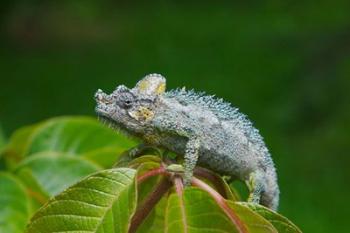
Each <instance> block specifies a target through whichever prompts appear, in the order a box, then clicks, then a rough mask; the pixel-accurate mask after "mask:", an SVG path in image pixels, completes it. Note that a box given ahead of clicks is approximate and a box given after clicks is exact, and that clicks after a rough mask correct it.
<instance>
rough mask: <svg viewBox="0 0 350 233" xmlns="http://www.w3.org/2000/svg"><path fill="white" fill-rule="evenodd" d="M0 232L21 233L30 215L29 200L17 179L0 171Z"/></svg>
mask: <svg viewBox="0 0 350 233" xmlns="http://www.w3.org/2000/svg"><path fill="white" fill-rule="evenodd" d="M0 188H1V195H0V206H1V208H0V232H4V233H5V232H9V233H22V232H23V230H24V228H25V226H26V224H27V222H28V220H29V217H30V212H31V209H30V201H29V198H28V196H27V194H26V191H25V189H24V187H23V185H22V184H21V182H20V181H19V180H17V179H16V178H15V177H14V176H12V175H10V174H8V173H3V172H1V173H0Z"/></svg>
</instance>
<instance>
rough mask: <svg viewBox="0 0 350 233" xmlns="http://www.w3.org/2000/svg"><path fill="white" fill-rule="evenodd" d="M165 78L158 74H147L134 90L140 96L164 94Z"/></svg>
mask: <svg viewBox="0 0 350 233" xmlns="http://www.w3.org/2000/svg"><path fill="white" fill-rule="evenodd" d="M165 83H166V80H165V78H164V77H163V76H162V75H160V74H149V75H147V76H145V77H144V78H143V79H141V80H140V81H139V82H138V83H137V84H136V86H135V88H134V89H135V90H136V91H137V92H138V93H140V94H141V95H160V94H162V93H164V92H165Z"/></svg>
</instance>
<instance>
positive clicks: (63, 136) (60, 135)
mask: <svg viewBox="0 0 350 233" xmlns="http://www.w3.org/2000/svg"><path fill="white" fill-rule="evenodd" d="M132 145H133V143H131V142H130V140H128V139H126V138H125V137H122V136H120V135H119V134H117V133H116V132H115V131H113V130H112V129H109V128H107V127H105V126H103V125H102V124H101V123H99V122H98V121H97V120H95V119H93V118H89V117H58V118H54V119H52V120H49V121H47V122H45V123H43V124H42V125H41V126H40V127H39V128H38V129H37V130H36V131H35V133H34V135H33V136H32V139H31V144H30V147H29V148H28V150H27V153H28V154H33V153H36V152H41V151H47V150H50V151H60V152H68V153H71V154H84V153H87V152H91V151H94V150H97V149H101V148H103V147H110V146H120V147H123V148H129V147H130V146H132Z"/></svg>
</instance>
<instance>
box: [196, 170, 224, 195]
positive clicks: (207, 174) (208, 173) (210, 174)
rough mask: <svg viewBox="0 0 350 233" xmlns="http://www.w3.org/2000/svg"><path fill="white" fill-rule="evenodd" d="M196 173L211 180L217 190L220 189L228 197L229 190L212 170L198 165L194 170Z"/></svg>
mask: <svg viewBox="0 0 350 233" xmlns="http://www.w3.org/2000/svg"><path fill="white" fill-rule="evenodd" d="M194 175H195V176H199V177H201V178H204V179H207V180H209V181H210V182H211V183H212V184H213V185H214V186H215V188H216V190H218V192H219V193H220V194H221V196H223V197H224V198H227V192H226V189H225V186H224V184H223V183H222V180H221V179H220V178H219V177H218V176H217V175H215V174H214V173H213V172H212V171H210V170H207V169H205V168H202V167H196V168H195V170H194Z"/></svg>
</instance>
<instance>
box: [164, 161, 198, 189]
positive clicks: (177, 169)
mask: <svg viewBox="0 0 350 233" xmlns="http://www.w3.org/2000/svg"><path fill="white" fill-rule="evenodd" d="M166 170H167V171H168V172H172V173H176V174H177V175H181V176H182V178H183V183H184V186H185V187H188V186H191V179H192V176H190V177H189V176H186V171H185V169H184V167H183V166H182V165H180V164H171V165H169V166H168V167H167V168H166Z"/></svg>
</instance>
